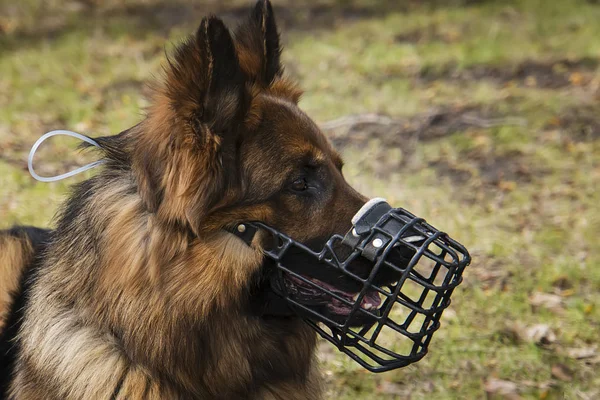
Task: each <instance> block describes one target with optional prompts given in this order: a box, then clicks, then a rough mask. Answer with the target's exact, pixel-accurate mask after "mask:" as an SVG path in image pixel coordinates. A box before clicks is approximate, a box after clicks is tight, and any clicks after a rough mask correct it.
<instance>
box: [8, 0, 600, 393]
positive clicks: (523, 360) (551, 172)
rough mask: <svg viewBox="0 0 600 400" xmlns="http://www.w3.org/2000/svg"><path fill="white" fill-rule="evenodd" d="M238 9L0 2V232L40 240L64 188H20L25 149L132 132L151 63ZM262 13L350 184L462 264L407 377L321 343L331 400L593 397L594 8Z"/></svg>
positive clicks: (202, 4)
mask: <svg viewBox="0 0 600 400" xmlns="http://www.w3.org/2000/svg"><path fill="white" fill-rule="evenodd" d="M249 1H250V0H248V1H245V0H244V1H240V0H235V1H231V2H227V4H226V5H223V4H220V3H218V2H217V1H211V0H198V1H191V0H179V1H171V2H167V1H160V0H128V1H117V0H107V1H100V0H85V1H84V0H80V1H67V0H48V1H43V2H42V1H41V0H40V1H33V0H22V1H20V2H13V1H8V0H0V187H1V190H0V228H2V227H7V226H10V225H11V224H13V223H17V222H18V223H26V224H36V225H40V226H51V224H52V222H51V218H52V215H53V213H54V211H55V210H56V207H57V205H58V204H59V203H60V202H61V201H62V200H63V199H64V198H65V195H66V194H67V193H68V191H67V190H68V186H69V185H70V184H72V183H73V182H74V181H76V180H77V179H71V180H68V181H62V182H59V183H52V184H44V183H37V182H35V181H33V180H32V179H31V178H30V177H29V175H28V174H27V171H26V163H25V160H26V155H27V152H28V150H29V148H30V146H31V144H32V143H33V142H34V140H35V139H36V138H37V137H39V136H40V135H41V134H43V133H44V132H46V131H48V130H51V129H59V128H66V129H71V130H75V131H79V132H81V133H85V134H88V135H90V136H100V135H106V134H111V133H117V132H120V131H121V130H123V129H126V128H128V127H130V126H132V125H133V124H135V123H136V122H137V121H139V119H140V118H141V113H142V112H143V108H144V106H145V105H146V100H145V99H144V94H145V93H146V91H147V89H146V88H145V86H144V85H145V83H146V82H148V81H150V80H152V79H153V78H154V77H155V76H157V75H159V74H160V72H161V63H162V62H163V61H164V51H165V50H166V51H169V49H171V48H172V46H173V44H172V43H174V42H177V41H178V40H180V39H181V38H182V36H183V35H184V34H186V33H189V32H192V31H193V29H194V27H195V25H196V24H198V23H199V21H200V18H201V17H202V16H203V15H205V14H207V13H211V12H213V13H216V14H218V15H221V16H223V17H225V19H226V20H227V21H229V22H235V21H236V20H238V19H239V17H240V16H241V15H244V14H245V13H246V11H247V9H248V4H249V3H248V2H249ZM222 3H225V2H222ZM274 3H275V5H276V13H277V14H278V17H280V20H281V23H280V25H281V28H282V31H283V41H284V43H285V53H284V59H285V62H286V64H287V72H288V74H290V75H291V76H293V77H296V78H297V79H298V80H299V81H300V82H301V83H302V86H303V87H304V89H305V90H306V94H305V95H304V96H303V98H302V101H301V106H302V107H303V108H304V109H305V110H306V111H307V112H308V113H309V114H310V115H311V116H312V117H313V118H315V119H316V120H317V121H319V122H320V123H322V124H323V127H324V128H326V129H325V131H326V133H327V134H328V135H329V136H330V137H331V139H332V140H333V142H334V143H335V144H336V145H337V146H338V148H339V149H340V150H341V152H342V154H343V156H344V158H345V161H346V167H345V174H346V176H347V178H348V180H349V181H350V182H351V183H352V184H353V185H355V186H356V187H357V188H358V189H359V190H360V191H362V192H364V193H365V194H368V195H372V196H384V197H387V199H388V200H389V201H390V202H391V203H393V204H396V205H399V206H403V207H405V208H407V209H409V210H411V211H412V212H414V213H416V214H417V215H420V216H423V217H425V218H426V219H427V220H428V221H429V222H431V223H432V224H433V225H435V226H437V227H439V228H440V229H443V230H445V231H447V232H449V233H450V234H451V235H452V236H453V237H455V238H457V239H459V240H460V241H461V242H462V243H464V244H465V245H466V246H467V247H468V248H469V249H470V251H471V254H472V256H473V263H472V265H471V266H470V267H469V268H468V269H467V270H466V273H465V282H464V283H463V284H462V286H460V287H459V289H457V290H456V292H455V294H454V296H453V302H452V305H451V307H450V309H449V310H448V311H447V312H446V313H445V314H444V318H443V324H442V328H441V329H440V331H439V332H438V333H437V334H436V335H435V337H434V339H433V342H432V345H431V349H430V354H429V355H427V357H425V359H424V360H422V361H421V362H419V363H417V364H416V365H413V366H409V367H407V368H405V369H400V370H396V371H392V372H388V373H384V374H378V375H374V374H371V373H368V372H366V371H365V370H363V369H361V368H360V367H358V366H357V365H355V364H354V363H352V362H351V361H349V360H348V359H347V358H345V357H343V356H341V355H340V354H338V353H337V352H336V350H335V349H333V348H331V347H330V346H329V345H326V344H323V345H322V346H321V360H322V369H323V371H324V373H325V374H326V377H327V385H328V386H327V391H328V398H329V399H396V398H398V399H408V398H410V399H422V398H423V399H425V398H427V399H475V398H485V397H486V396H487V398H508V399H517V398H531V399H554V398H567V399H597V398H600V374H598V372H597V370H598V368H600V268H599V267H600V266H599V264H600V249H599V247H598V235H599V234H600V208H599V206H598V205H599V204H600V191H598V188H599V183H600V66H599V63H600V41H599V40H598V38H599V37H600V25H599V24H598V21H599V20H600V4H598V2H597V1H584V0H572V1H568V0H557V1H552V2H550V1H542V0H514V1H502V2H500V1H491V0H488V1H484V0H479V1H477V0H470V1H469V0H463V1H458V0H454V1H441V0H439V1H434V0H429V1H426V0H422V1H417V0H412V1H411V0H408V1H396V2H388V1H384V0H379V1H366V0H364V1H360V0H337V1H336V0H318V1H308V0H304V1H292V0H281V1H274ZM362 114H371V115H368V116H367V117H365V116H363V115H362ZM349 115H350V116H351V117H347V116H349ZM342 117H343V119H342V120H338V121H334V122H331V120H336V119H337V118H342ZM73 147H74V142H73V141H71V140H69V139H65V140H60V139H57V140H55V141H53V142H52V144H47V145H44V146H43V149H42V150H41V151H40V153H39V155H38V156H37V158H36V164H37V168H38V170H39V171H41V172H42V173H43V174H55V173H60V172H62V171H65V170H66V169H69V168H73V167H74V166H75V165H78V164H81V163H83V162H84V161H85V160H88V159H89V156H86V155H82V154H78V153H74V152H73ZM78 179H81V178H78Z"/></svg>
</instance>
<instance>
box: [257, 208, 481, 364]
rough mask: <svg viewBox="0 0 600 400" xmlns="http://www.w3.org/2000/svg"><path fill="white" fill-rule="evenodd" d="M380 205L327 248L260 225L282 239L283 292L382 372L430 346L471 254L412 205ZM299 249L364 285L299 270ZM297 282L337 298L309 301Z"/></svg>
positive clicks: (271, 253)
mask: <svg viewBox="0 0 600 400" xmlns="http://www.w3.org/2000/svg"><path fill="white" fill-rule="evenodd" d="M373 209H374V210H375V211H374V212H371V213H366V214H365V215H362V218H361V219H360V220H356V221H353V222H354V225H353V228H352V229H351V230H350V231H349V232H348V233H347V234H346V235H345V236H341V235H334V236H332V237H331V238H330V239H329V240H328V241H327V243H326V244H325V246H324V247H323V249H322V250H321V251H319V252H316V251H314V250H312V249H310V248H308V247H306V246H305V245H303V244H302V243H299V242H297V241H295V240H293V239H291V238H290V237H288V236H286V235H284V234H282V233H281V232H279V231H277V230H275V229H273V228H271V227H269V226H266V225H264V224H261V223H255V225H256V227H257V228H259V229H264V230H266V231H267V232H269V233H270V234H271V235H272V237H273V240H274V245H273V246H272V247H271V248H270V249H268V250H265V252H266V255H267V256H268V257H269V258H271V259H272V260H274V261H275V262H274V264H275V266H276V267H275V268H276V271H275V274H274V275H273V276H274V278H273V281H272V286H273V289H274V290H275V292H276V293H277V294H279V295H280V296H281V297H283V298H284V299H285V300H286V301H287V302H288V303H289V305H290V307H291V308H292V309H293V310H295V311H296V312H297V313H298V314H299V315H301V316H302V317H304V318H305V319H306V322H307V323H309V324H310V325H311V326H312V327H313V329H315V330H316V331H317V332H318V333H319V334H320V335H321V336H322V337H323V338H325V339H326V340H328V341H329V342H331V343H333V344H334V345H335V346H336V347H337V348H338V349H339V350H340V351H342V352H344V353H346V354H347V355H348V356H349V357H351V358H352V359H353V360H354V361H356V362H358V363H359V364H360V365H362V366H363V367H365V368H366V369H368V370H369V371H373V372H382V371H388V370H392V369H396V368H400V367H404V366H406V365H408V364H411V363H414V362H416V361H418V360H420V359H421V358H423V356H424V355H425V354H426V353H427V349H428V346H429V343H430V341H431V338H432V336H433V334H434V332H435V331H436V330H437V329H438V328H439V327H440V318H441V316H442V312H443V311H444V309H446V308H447V307H448V306H449V305H450V297H451V295H452V292H453V290H454V288H455V287H456V286H458V285H459V284H460V283H461V281H462V273H463V270H464V268H465V267H466V266H467V265H468V264H469V262H470V256H469V254H468V252H467V250H466V249H465V248H464V247H463V246H462V245H461V244H459V243H458V242H456V241H455V240H453V239H451V238H450V237H449V236H448V235H447V234H445V233H443V232H440V231H439V230H437V229H435V228H434V227H432V226H431V225H429V224H427V223H426V222H425V221H424V220H423V219H421V218H418V217H416V216H415V215H413V214H411V213H410V212H408V211H406V210H404V209H401V208H398V209H392V208H391V207H390V206H389V205H387V203H379V204H378V205H375V206H374V207H373ZM298 251H301V252H304V253H305V254H306V255H309V256H310V257H312V258H313V259H314V261H315V263H318V264H319V265H323V266H324V267H325V268H328V269H330V270H331V271H335V274H336V276H339V281H340V282H342V281H345V282H346V283H352V284H353V285H355V287H357V288H359V289H358V290H357V291H356V293H354V296H352V298H350V297H349V296H348V295H347V294H346V293H344V292H342V291H340V290H337V289H336V285H335V282H334V283H331V282H329V283H325V282H322V281H319V280H318V279H314V277H311V276H309V275H307V274H306V273H302V274H301V273H299V272H298V271H295V270H293V269H292V268H290V267H289V266H288V265H286V254H288V253H289V252H294V253H298ZM297 287H305V288H308V289H307V290H309V291H310V292H311V293H313V294H317V296H316V297H317V298H321V299H322V298H327V299H328V301H329V305H328V306H323V305H314V304H310V302H308V303H307V301H306V299H303V298H302V296H300V294H301V293H300V294H299V293H298V290H295V289H294V288H297ZM332 304H333V305H332ZM332 309H333V310H344V312H343V313H332V312H331V310H332Z"/></svg>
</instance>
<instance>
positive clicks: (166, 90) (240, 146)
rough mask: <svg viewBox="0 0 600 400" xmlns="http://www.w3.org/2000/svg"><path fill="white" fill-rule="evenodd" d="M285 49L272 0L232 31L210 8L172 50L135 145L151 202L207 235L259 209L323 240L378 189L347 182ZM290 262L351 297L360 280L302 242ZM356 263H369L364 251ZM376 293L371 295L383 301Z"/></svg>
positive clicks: (283, 226) (136, 164) (303, 293)
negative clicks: (314, 255)
mask: <svg viewBox="0 0 600 400" xmlns="http://www.w3.org/2000/svg"><path fill="white" fill-rule="evenodd" d="M280 54H281V47H280V43H279V33H278V31H277V27H276V23H275V17H274V13H273V10H272V7H271V4H270V3H269V1H262V0H261V1H259V2H258V4H257V5H256V6H255V8H254V9H253V11H252V12H251V14H250V16H249V18H248V19H247V21H245V22H244V23H243V24H242V25H240V26H239V27H238V28H237V30H236V31H235V32H234V33H233V34H232V33H231V32H230V31H229V30H228V29H227V27H226V26H225V25H224V24H223V22H222V21H221V20H220V19H218V18H216V17H208V18H205V19H204V20H203V21H202V22H201V24H200V26H199V28H198V30H197V32H196V33H195V35H193V36H191V37H190V38H188V39H187V40H186V41H185V42H184V43H183V44H181V45H180V46H179V47H177V49H176V50H175V52H174V54H173V55H172V56H171V57H170V58H169V62H168V65H167V67H166V68H165V80H164V84H163V85H162V86H159V87H157V89H156V90H155V93H154V95H153V98H152V103H151V106H150V108H149V110H148V117H147V119H146V120H145V121H144V122H142V123H141V125H140V126H139V127H137V128H136V129H134V131H135V133H136V135H137V136H136V141H134V145H133V146H134V148H133V149H132V151H131V153H130V154H131V157H132V159H131V163H132V165H133V172H134V174H135V178H136V181H137V186H138V191H139V193H140V195H141V197H142V199H143V202H144V205H145V207H146V209H147V210H148V211H149V212H151V213H152V214H154V215H156V217H157V218H158V219H159V220H160V221H163V222H165V223H169V224H176V225H178V226H183V227H186V229H188V230H189V231H190V232H191V233H192V235H193V236H196V237H206V236H210V235H211V234H214V233H215V232H226V230H227V229H230V228H231V227H234V226H236V225H237V224H239V223H241V222H244V221H260V222H263V223H265V224H268V225H269V226H271V227H274V228H276V229H277V230H278V231H280V232H284V233H285V234H287V235H289V236H290V237H293V238H294V239H295V240H298V241H299V242H302V243H305V244H306V245H307V246H309V247H311V248H314V249H319V248H320V247H322V246H323V244H324V243H325V242H326V241H327V239H328V238H329V237H331V235H332V234H340V235H344V234H345V233H346V232H348V230H349V229H350V228H351V226H352V224H351V219H352V217H353V216H354V215H355V213H356V212H357V211H358V210H359V209H360V208H361V206H362V205H363V204H364V203H365V202H366V200H367V199H366V198H365V197H364V196H362V195H361V194H359V193H358V192H356V191H355V190H354V189H353V188H352V187H351V186H350V185H349V184H348V183H347V182H346V180H345V179H344V176H343V173H342V167H343V162H342V159H341V157H340V155H339V154H338V153H337V152H336V151H335V150H334V149H333V148H332V146H331V145H330V143H329V142H328V140H327V139H326V137H325V136H324V135H323V133H322V132H321V130H320V129H319V127H318V126H317V125H316V124H315V123H314V121H313V120H312V119H311V118H310V117H309V116H307V115H306V114H305V113H304V112H303V111H302V110H301V109H300V108H299V107H298V100H299V98H300V95H301V91H300V90H299V89H298V87H297V86H296V85H295V84H294V83H293V82H291V81H290V80H289V79H287V78H286V77H285V76H284V74H283V67H282V65H281V62H280ZM228 235H229V234H228ZM263 239H264V237H263ZM234 240H239V239H237V238H234ZM254 245H255V246H257V247H260V246H263V245H265V243H264V242H260V240H258V239H257V241H256V243H254ZM288 262H289V265H290V268H292V269H294V270H295V271H298V272H299V273H301V274H303V275H305V276H307V277H309V278H311V279H317V280H319V281H321V282H324V284H325V285H327V286H330V287H331V288H333V289H335V290H337V291H338V293H340V294H341V295H343V296H345V297H347V298H348V299H351V298H352V297H353V296H354V294H355V293H357V292H358V291H360V288H361V286H360V285H359V283H358V282H356V281H352V280H348V281H346V280H343V279H341V280H340V279H339V273H337V272H336V271H335V270H333V269H331V268H328V267H327V265H325V264H322V263H318V262H317V261H315V260H314V259H310V258H306V257H304V256H303V255H302V254H296V255H292V254H290V256H289V260H288ZM260 268H262V269H261V270H260V271H256V274H255V276H262V277H264V275H263V274H262V273H264V272H265V271H264V270H266V269H268V263H267V262H265V263H263V264H262V265H261V267H260ZM356 271H357V272H359V273H360V274H362V275H363V276H367V275H368V273H369V269H368V267H366V266H361V265H360V263H359V262H357V263H356ZM259 280H260V279H259ZM251 284H252V283H251V282H248V285H251ZM288 284H289V285H291V286H294V288H296V289H297V292H298V297H299V298H301V299H302V301H305V302H307V303H309V304H314V305H315V306H316V305H319V306H326V307H328V310H329V312H331V313H333V314H336V313H337V314H344V313H347V312H348V311H349V310H348V307H346V306H344V305H343V304H341V303H339V302H335V301H333V300H334V299H332V298H330V297H327V296H323V294H320V293H317V292H315V291H314V290H311V287H310V286H306V285H304V284H303V283H302V282H301V281H297V280H296V281H294V280H293V279H289V282H288ZM254 285H255V286H256V283H255V284H254ZM375 297H376V296H373V297H371V298H370V300H372V301H371V303H372V304H370V303H368V301H369V299H365V304H367V305H369V306H375V305H378V304H379V297H376V298H375ZM375 303H376V304H375Z"/></svg>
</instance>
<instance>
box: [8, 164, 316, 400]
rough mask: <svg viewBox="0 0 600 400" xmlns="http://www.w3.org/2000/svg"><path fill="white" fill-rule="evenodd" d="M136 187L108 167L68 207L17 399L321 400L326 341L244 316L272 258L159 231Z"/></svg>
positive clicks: (40, 285)
mask: <svg viewBox="0 0 600 400" xmlns="http://www.w3.org/2000/svg"><path fill="white" fill-rule="evenodd" d="M135 185H136V184H135V179H133V177H132V174H131V172H130V171H127V170H111V169H110V168H108V169H107V170H105V171H104V172H102V173H101V174H100V175H98V176H97V177H95V178H93V179H91V180H89V181H86V182H84V183H82V184H81V185H79V186H78V188H77V189H76V190H75V192H74V194H73V196H72V198H71V200H70V201H69V202H68V203H67V204H66V206H65V208H64V210H63V212H62V215H61V216H60V219H59V223H58V227H57V229H56V231H55V235H56V236H55V237H57V238H58V237H60V240H54V241H52V242H51V243H50V245H49V247H48V252H47V255H46V257H45V262H44V264H43V265H42V266H41V268H40V269H39V271H38V272H37V275H36V276H35V283H34V284H33V286H32V288H31V292H30V293H28V296H29V302H30V305H29V308H28V313H27V314H26V315H25V318H24V321H23V326H22V329H21V333H20V354H19V357H18V361H17V365H16V371H15V372H16V375H15V381H16V384H13V388H18V392H13V395H14V397H15V398H19V399H22V398H24V399H29V398H42V397H43V398H51V397H52V395H53V396H54V397H55V398H61V399H71V398H110V397H111V396H113V397H115V398H138V397H139V398H142V397H143V398H202V399H213V398H214V399H217V398H218V399H229V398H231V399H234V398H235V399H238V398H256V399H261V398H264V399H267V398H268V399H283V398H285V399H295V398H298V399H306V398H310V399H316V398H319V397H320V393H317V392H315V391H318V389H317V388H318V387H319V385H318V383H316V382H315V381H317V380H318V379H319V378H318V374H317V373H316V365H315V364H316V362H315V351H314V350H315V343H316V336H315V333H314V332H313V331H312V330H311V329H310V328H309V327H308V326H307V325H306V324H304V323H303V322H302V321H301V320H300V319H295V318H290V319H272V320H268V319H264V318H261V317H257V316H252V315H248V314H247V313H245V312H244V310H243V308H242V306H241V304H242V303H243V302H244V300H245V296H248V287H247V285H248V282H251V281H252V279H251V275H252V274H254V273H256V271H257V268H259V267H260V264H261V259H262V256H261V254H260V251H258V250H256V249H252V248H250V247H248V246H246V245H245V244H244V243H243V242H242V241H241V240H239V239H238V238H235V237H234V236H233V235H231V234H228V233H225V232H223V231H221V232H219V233H215V234H211V235H207V236H206V237H202V238H197V237H190V236H189V234H188V232H187V231H185V230H180V231H178V230H177V228H176V227H174V226H167V225H165V224H163V223H159V222H158V221H157V220H156V218H155V216H154V215H153V214H151V213H149V212H148V211H147V210H146V209H145V208H144V207H143V204H142V201H141V198H140V197H139V195H138V193H137V191H136V186H135ZM106 205H108V206H106ZM175 238H176V239H175ZM99 249H108V250H103V251H102V252H101V251H100V250H99ZM65 277H69V278H68V279H65ZM82 293H85V294H86V296H85V297H81V294H82ZM75 294H77V295H75ZM24 382H27V383H24ZM42 382H46V383H47V382H54V383H55V385H54V387H47V386H44V385H43V384H42Z"/></svg>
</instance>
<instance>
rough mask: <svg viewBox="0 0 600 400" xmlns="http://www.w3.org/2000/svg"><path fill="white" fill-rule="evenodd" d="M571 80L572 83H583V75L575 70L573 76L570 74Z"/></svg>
mask: <svg viewBox="0 0 600 400" xmlns="http://www.w3.org/2000/svg"><path fill="white" fill-rule="evenodd" d="M569 82H571V84H572V85H575V86H579V85H581V84H582V83H583V75H581V73H579V72H573V73H572V74H571V76H569Z"/></svg>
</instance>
